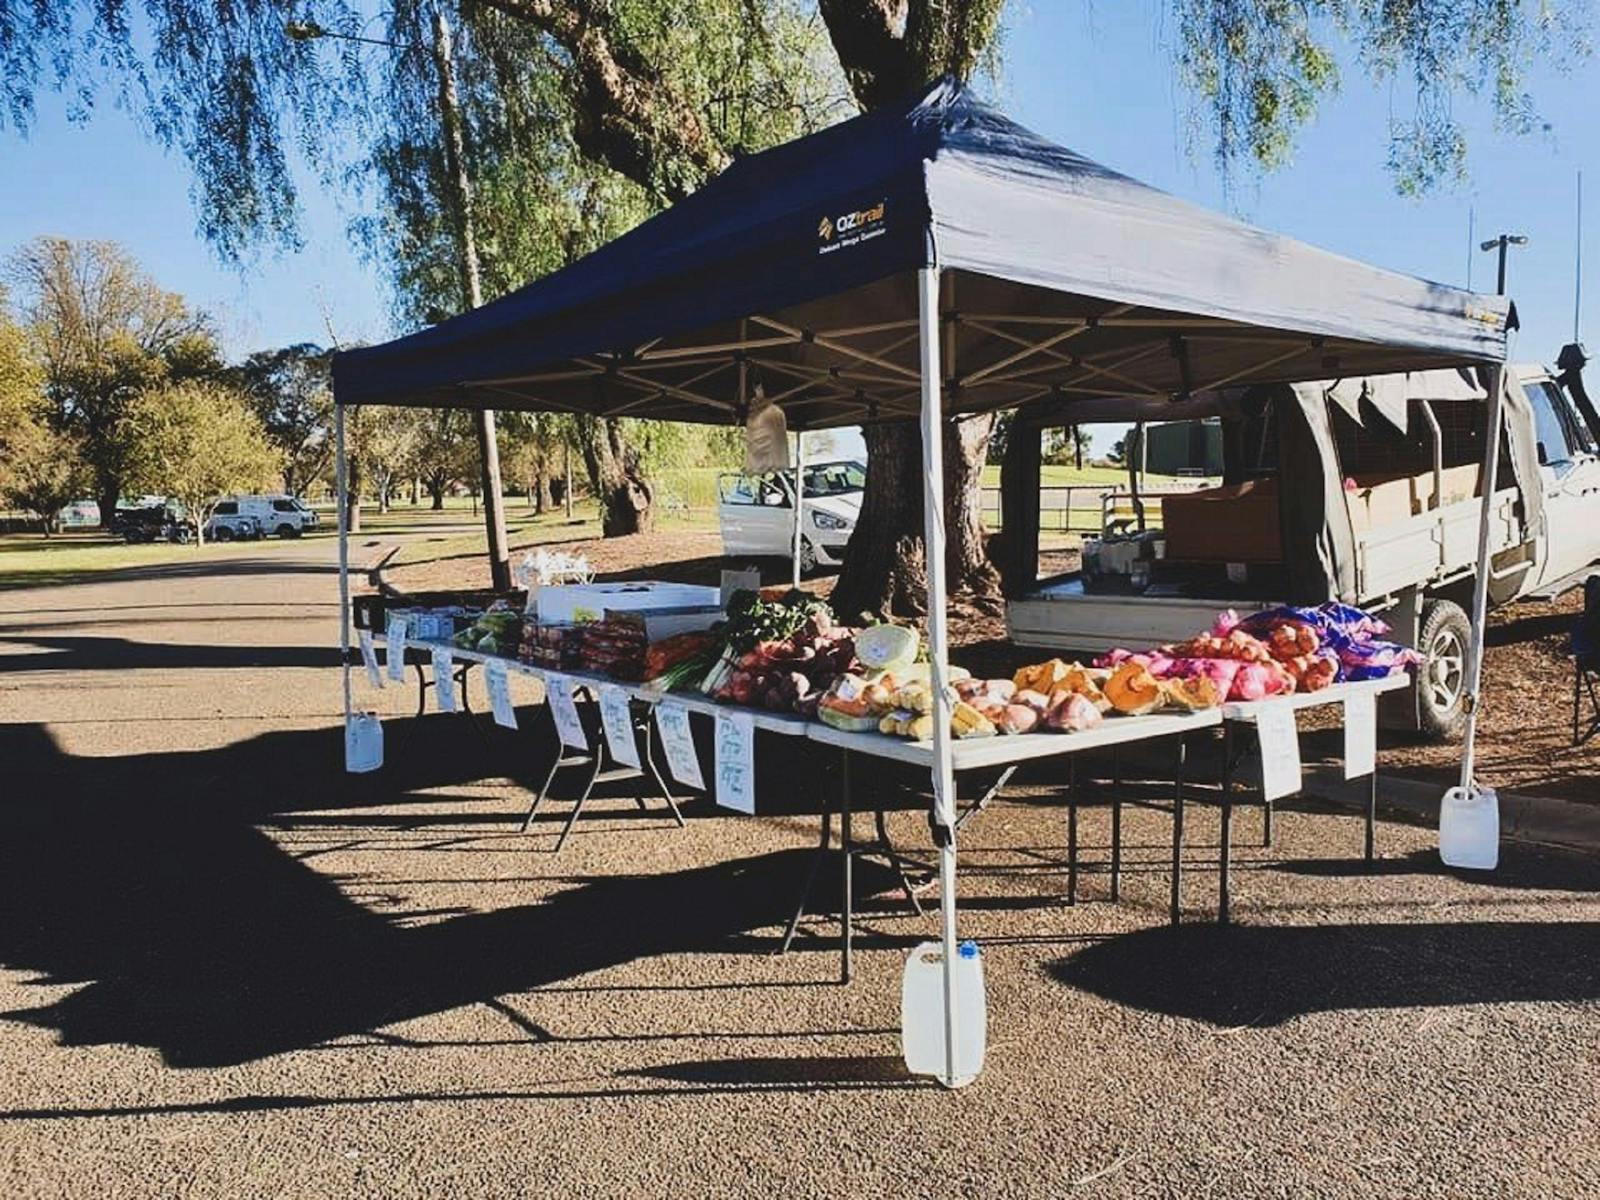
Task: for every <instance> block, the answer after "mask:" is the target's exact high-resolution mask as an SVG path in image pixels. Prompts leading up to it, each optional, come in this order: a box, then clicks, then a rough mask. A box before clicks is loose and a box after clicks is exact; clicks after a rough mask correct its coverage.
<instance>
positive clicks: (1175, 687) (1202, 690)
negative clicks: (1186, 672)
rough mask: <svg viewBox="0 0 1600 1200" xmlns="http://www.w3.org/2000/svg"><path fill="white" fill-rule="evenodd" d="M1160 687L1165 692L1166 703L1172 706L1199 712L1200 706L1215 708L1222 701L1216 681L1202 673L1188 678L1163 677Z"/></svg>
mask: <svg viewBox="0 0 1600 1200" xmlns="http://www.w3.org/2000/svg"><path fill="white" fill-rule="evenodd" d="M1161 687H1162V690H1163V691H1164V692H1166V698H1167V703H1169V704H1171V705H1172V706H1173V707H1174V708H1186V709H1188V710H1190V711H1191V712H1199V711H1200V710H1201V709H1202V708H1215V707H1216V706H1217V705H1219V704H1221V703H1222V693H1221V692H1220V691H1219V690H1218V689H1217V685H1216V681H1215V680H1211V679H1207V678H1206V677H1205V676H1204V675H1196V676H1194V677H1192V678H1190V679H1165V680H1162V682H1161Z"/></svg>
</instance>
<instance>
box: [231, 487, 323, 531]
mask: <svg viewBox="0 0 1600 1200" xmlns="http://www.w3.org/2000/svg"><path fill="white" fill-rule="evenodd" d="M224 506H227V507H226V509H224ZM216 511H218V512H225V514H226V515H229V516H233V515H238V516H246V517H252V518H254V520H255V522H256V524H257V525H259V526H260V527H261V530H262V532H263V534H264V535H266V534H270V535H272V536H274V537H285V538H288V537H299V536H300V535H301V534H302V533H304V532H305V531H306V530H308V529H315V528H316V527H317V524H318V517H317V514H316V513H315V512H313V511H312V510H311V508H309V507H308V506H307V505H306V503H305V501H303V500H301V499H300V498H299V497H298V496H290V495H287V494H285V493H281V492H280V493H277V494H275V495H270V496H259V495H258V496H227V497H224V498H223V499H222V500H221V501H220V502H219V503H218V505H217V509H216Z"/></svg>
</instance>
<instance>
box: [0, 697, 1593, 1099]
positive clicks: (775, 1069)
mask: <svg viewBox="0 0 1600 1200" xmlns="http://www.w3.org/2000/svg"><path fill="white" fill-rule="evenodd" d="M525 713H526V714H527V716H526V717H525V725H526V726H527V727H528V730H529V732H528V733H526V734H525V735H523V736H522V737H520V738H518V739H515V740H512V739H508V738H501V739H500V740H499V741H497V742H495V743H493V744H491V745H488V746H486V747H477V748H476V750H475V752H474V753H462V740H463V739H470V738H473V737H474V736H475V735H474V734H473V733H472V732H471V731H470V730H469V729H467V728H466V726H465V725H464V722H463V721H462V720H461V719H460V718H448V717H437V716H435V717H430V718H424V719H422V720H417V721H404V720H393V721H389V722H387V723H386V725H385V730H386V737H387V739H388V740H389V745H390V752H391V766H390V767H389V768H386V770H385V771H384V772H383V773H380V774H377V775H373V776H360V777H352V776H347V775H345V774H344V773H343V772H342V771H341V770H340V766H341V746H340V739H339V731H338V730H337V729H333V730H315V731H294V732H274V733H270V734H265V735H262V736H260V737H256V738H252V739H249V740H246V741H242V742H238V743H235V744H233V745H230V746H227V747H223V748H220V749H214V750H205V751H183V752H167V753H152V754H143V755H127V756H122V757H111V756H106V757H92V756H85V757H74V756H70V755H66V754H64V753H62V752H61V751H60V749H59V748H58V746H57V745H56V743H55V742H54V740H53V739H52V738H51V737H50V735H49V734H48V732H47V731H46V730H45V729H44V728H43V727H41V726H38V725H7V726H0V762H4V763H5V764H6V771H7V786H6V788H5V790H4V792H3V794H0V913H3V914H4V920H3V921H0V962H3V963H4V964H5V965H6V966H8V967H11V968H14V969H18V970H21V971H31V972H36V973H37V975H38V977H39V978H38V980H37V982H39V983H40V984H43V985H77V986H75V987H74V989H73V990H71V991H69V992H67V993H66V994H65V995H63V996H60V997H59V998H56V999H53V1000H51V1001H50V1002H47V1003H41V1004H38V1005H36V1006H32V1007H28V1008H25V1009H22V1010H19V1011H15V1012H11V1013H7V1014H3V1016H4V1018H5V1019H8V1020H12V1021H19V1022H25V1023H28V1024H31V1025H34V1026H38V1027H41V1028H44V1029H49V1030H52V1031H54V1032H55V1033H56V1035H57V1036H58V1038H59V1039H60V1041H61V1042H62V1043H63V1044H66V1045H96V1044H132V1045H136V1046H147V1047H151V1048H154V1049H155V1050H157V1051H158V1052H159V1053H160V1054H161V1055H162V1057H163V1059H164V1060H165V1062H166V1063H168V1064H169V1065H171V1066H175V1067H211V1066H222V1065H230V1064H236V1063H241V1062H246V1061H250V1060H254V1059H258V1058H261V1057H264V1056H268V1055H272V1054H277V1053H282V1052H286V1051H292V1050H301V1049H306V1048H310V1047H314V1046H318V1045H321V1044H324V1043H326V1042H328V1041H329V1040H331V1039H335V1038H340V1037H346V1036H350V1035H357V1034H370V1035H371V1036H374V1037H377V1038H379V1039H387V1038H388V1037H389V1036H391V1035H387V1034H372V1031H374V1030H380V1029H382V1028H383V1027H384V1026H387V1025H390V1024H393V1023H395V1022H399V1021H404V1020H406V1019H409V1018H414V1017H420V1016H425V1015H429V1014H433V1013H437V1012H442V1011H445V1010H448V1009H451V1008H455V1007H458V1006H461V1005H464V1004H469V1003H485V1004H497V1003H498V1001H497V1000H496V999H495V998H496V997H499V996H502V995H507V994H514V993H518V992H525V991H528V990H531V989H538V988H554V989H559V990H563V991H581V990H586V989H589V988H591V987H594V986H599V985H596V984H595V983H593V982H592V981H590V980H588V979H586V978H585V977H586V976H588V975H590V974H592V973H593V972H597V971H600V970H603V969H606V968H610V967H613V966H617V965H619V964H624V963H628V962H631V961H635V960H638V959H645V958H652V957H658V956H661V955H670V954H701V953H728V952H733V951H740V952H748V951H760V950H766V949H770V948H771V947H772V944H773V932H772V931H773V929H774V928H776V927H778V926H779V925H780V924H781V923H782V921H783V920H784V919H785V918H786V917H787V915H788V912H789V909H790V908H791V906H792V905H793V903H794V901H795V899H796V897H797V894H798V891H799V887H800V882H801V879H802V877H803V876H804V874H805V872H806V870H807V868H808V866H809V864H810V861H811V858H810V853H809V851H808V850H805V849H796V850H787V851H779V852H774V853H767V854H760V855H754V856H751V857H746V858H741V859H736V860H733V861H730V862H724V863H719V864H714V865H711V866H706V867H699V868H694V869H689V870H682V871H676V872H671V873H666V874H655V875H621V876H605V877H568V878H561V877H556V878H555V879H554V881H553V882H555V883H557V884H558V885H562V886H563V890H560V891H557V892H555V894H553V895H552V896H551V897H550V898H549V899H548V900H545V901H544V902H542V903H537V904H520V905H511V906H506V907H500V908H491V909H487V910H479V909H473V910H470V911H469V910H462V909H448V910H440V911H430V912H418V911H416V910H414V909H413V910H407V911H404V912H393V911H390V912H385V911H383V910H382V909H381V908H378V907H373V906H369V905H368V904H366V903H363V902H361V900H359V899H357V898H355V897H358V896H360V894H361V887H362V882H363V881H362V880H360V879H352V878H340V877H337V876H330V875H328V874H325V873H322V872H319V871H318V870H316V869H315V866H314V861H313V860H314V859H315V857H316V855H318V854H319V853H323V852H326V850H327V849H328V847H326V846H321V845H316V844H308V845H307V846H306V848H305V849H304V850H303V851H300V852H299V853H298V854H297V853H296V852H295V847H294V846H288V847H286V846H285V845H283V844H280V842H279V841H276V840H274V838H273V837H272V836H269V833H268V832H267V831H268V830H278V829H283V830H288V831H293V830H295V829H298V828H302V827H303V828H305V829H306V830H307V831H308V832H314V831H318V830H321V829H323V828H325V827H327V826H328V825H333V826H336V827H354V831H355V832H354V833H353V835H352V836H353V837H355V838H356V839H358V840H359V839H360V838H363V837H366V836H382V835H383V834H384V833H385V832H388V833H390V834H391V835H394V836H401V835H410V836H411V837H412V838H414V842H415V845H414V850H415V858H414V860H412V861H414V862H415V863H416V864H418V865H417V868H416V873H417V874H418V875H420V876H426V875H427V874H428V868H427V866H426V864H427V862H428V861H429V853H430V852H431V851H434V850H446V849H448V850H449V852H451V853H459V852H461V851H462V850H463V849H466V850H471V849H472V848H473V847H474V846H475V845H476V844H479V843H483V844H485V845H486V846H489V847H492V848H494V849H496V850H500V851H503V850H505V849H507V848H508V846H509V847H511V848H520V847H521V846H523V845H526V847H527V852H528V854H529V856H530V864H529V870H528V872H527V873H528V874H529V875H530V876H533V875H539V876H543V877H549V876H550V874H551V871H550V862H551V860H550V859H549V858H548V849H549V846H550V845H551V843H552V841H553V838H552V837H551V836H550V834H551V832H552V831H553V829H554V828H555V827H556V823H557V822H559V821H561V820H563V819H564V816H565V811H566V809H565V806H563V805H557V806H555V809H554V811H553V812H552V813H551V814H550V817H549V820H548V821H545V820H541V822H540V823H539V824H538V825H536V826H535V833H534V835H533V836H531V837H527V838H523V837H521V836H520V835H518V834H517V833H516V832H515V828H516V823H517V821H518V819H519V818H520V816H521V812H520V810H519V808H518V806H517V804H516V802H515V799H514V798H513V799H510V800H508V802H507V804H506V805H505V808H506V809H507V811H504V812H491V813H489V814H488V815H485V813H484V806H482V805H480V804H476V803H475V804H474V805H473V807H472V809H471V811H463V812H454V811H447V812H446V814H445V815H443V816H441V814H440V805H441V804H443V805H445V806H446V808H447V810H448V805H449V803H450V800H451V794H452V793H451V789H452V788H465V787H468V786H470V785H471V784H474V783H476V782H477V781H479V780H480V779H482V778H485V777H488V778H496V777H500V776H509V777H512V778H517V779H531V778H536V777H538V776H539V775H540V774H542V771H541V768H542V767H543V766H544V765H545V764H546V763H547V762H548V760H549V755H550V753H551V752H552V749H553V740H554V739H553V736H552V735H551V733H550V731H549V728H548V726H547V725H546V724H542V723H540V724H536V723H535V722H533V721H532V720H531V717H532V716H533V710H525ZM489 732H490V733H494V732H496V731H493V730H490V731H489ZM785 741H793V739H781V738H775V739H774V743H773V745H772V746H771V753H767V752H765V751H764V752H763V753H762V754H761V755H759V756H758V770H760V771H764V772H770V775H764V776H762V777H760V778H759V779H758V793H759V794H761V795H762V796H763V797H767V796H773V797H776V798H777V799H778V802H779V803H778V804H777V805H776V807H778V808H782V809H784V810H785V811H791V812H805V811H815V803H816V801H817V799H818V797H819V796H820V795H823V794H826V793H828V792H829V791H830V790H831V784H830V782H829V780H828V776H827V772H826V770H825V769H823V768H825V766H826V764H819V763H818V762H816V761H815V758H816V756H815V753H814V747H810V746H809V744H808V745H807V746H805V747H801V748H800V749H799V750H796V749H795V748H793V747H785V746H784V745H783V744H782V743H784V742H785ZM402 748H403V752H402ZM807 750H810V751H812V753H811V754H810V757H809V760H808V759H807V757H806V756H805V754H804V751H807ZM425 789H431V790H430V791H425ZM861 791H862V794H863V795H866V794H868V793H869V789H868V788H867V787H865V786H863V787H862V789H861ZM878 791H879V789H876V788H874V789H872V792H873V794H877V793H878ZM630 794H631V792H630V791H629V790H627V786H625V787H624V790H623V791H622V792H620V793H614V795H620V796H622V797H626V796H628V795H630ZM883 794H887V790H884V793H883ZM623 807H624V809H625V810H626V806H625V805H624V806H623ZM363 810H368V811H363ZM626 811H627V814H628V816H630V817H632V818H634V819H638V816H639V814H638V813H637V812H636V811H633V810H626ZM689 811H690V814H691V816H692V815H693V814H694V813H695V812H696V811H708V806H706V805H705V804H704V803H703V802H702V804H701V805H700V806H699V808H698V809H696V808H695V807H691V808H690V809H689ZM654 815H655V816H657V817H660V811H659V809H657V810H656V812H655V814H654ZM597 816H598V817H599V819H598V820H596V821H594V822H585V823H584V824H580V825H579V827H578V829H579V833H580V834H582V835H584V836H611V834H609V833H607V832H605V831H606V830H607V827H608V826H610V827H612V828H615V822H614V815H613V814H611V813H610V812H608V810H604V809H603V810H601V812H600V813H599V814H597ZM608 817H611V818H612V819H608ZM500 821H503V822H504V824H503V826H502V827H500V828H495V823H497V822H500ZM662 821H663V824H662V830H663V835H664V836H684V837H693V836H696V834H695V833H694V831H693V830H692V829H691V830H690V831H688V832H685V833H681V834H673V833H672V831H671V827H670V826H669V825H667V824H666V823H665V819H664V818H662ZM436 825H444V826H446V828H443V829H440V830H438V832H437V833H436V834H435V833H433V832H432V830H433V827H434V826H436ZM862 832H863V833H864V831H862ZM534 856H539V857H538V858H537V859H536V858H535V857H534ZM557 861H559V860H557ZM1531 869H1532V868H1530V870H1531ZM887 876H888V872H886V871H884V870H883V869H882V868H879V869H878V870H877V871H876V872H874V871H873V870H872V869H870V868H868V867H867V866H866V864H862V865H861V866H859V867H858V870H857V881H858V883H859V884H860V885H861V890H862V892H863V893H864V894H865V893H869V892H871V891H872V890H874V889H882V888H884V887H885V886H886V884H887V883H889V882H890V881H889V879H888V878H887ZM1531 879H1532V876H1530V880H1531ZM383 882H384V881H383V880H382V879H381V878H380V879H378V880H375V881H374V883H375V884H376V885H377V886H380V887H381V885H382V883H383ZM1490 882H1492V883H1497V882H1498V880H1491V881H1490ZM341 885H344V886H341ZM822 886H823V887H825V888H828V889H834V888H836V887H837V884H836V883H834V882H831V881H824V883H823V885H822ZM1528 886H1538V885H1536V884H1534V883H1532V882H1530V883H1529V884H1528ZM1542 886H1556V887H1560V886H1566V885H1565V884H1563V883H1561V882H1559V881H1557V882H1551V881H1550V880H1549V879H1548V878H1546V881H1545V883H1544V884H1543V885H1542ZM352 893H353V894H354V895H352ZM827 894H828V895H836V894H837V893H836V892H834V891H831V890H830V891H829V892H828V893H827ZM985 900H986V898H985V897H983V896H981V895H978V896H974V897H973V898H972V903H973V904H974V905H976V906H977V907H982V906H983V904H984V903H985ZM819 928H820V929H821V932H822V934H823V936H824V937H826V938H831V937H832V929H831V928H830V927H829V926H828V925H826V924H823V925H822V926H820V927H819ZM862 944H864V945H867V946H872V945H898V944H900V943H899V942H898V941H897V940H895V939H893V938H888V937H885V936H882V935H876V936H868V937H864V938H862ZM530 948H533V950H531V951H530ZM1529 963H1538V964H1540V966H1539V968H1538V970H1537V971H1531V970H1530V969H1529V966H1528V964H1529ZM1551 964H1564V965H1561V966H1552V965H1551ZM1597 964H1600V926H1596V925H1594V924H1576V923H1567V924H1563V923H1561V922H1551V923H1548V924H1460V925H1452V924H1439V925H1406V926H1376V927H1353V926H1352V927H1344V926H1334V927H1310V928H1261V929H1256V928H1234V929H1216V928H1214V927H1211V926H1185V927H1182V928H1181V929H1179V930H1177V931H1175V932H1168V931H1166V930H1164V929H1162V930H1157V931H1154V932H1150V933H1139V934H1133V935H1130V936H1127V937H1122V938H1118V939H1115V940H1113V941H1110V942H1107V943H1104V944H1101V945H1096V946H1093V947H1091V948H1089V949H1086V950H1084V951H1082V952H1081V953H1079V954H1077V955H1076V956H1074V957H1072V958H1070V959H1068V960H1066V961H1064V962H1061V963H1058V964H1057V965H1056V966H1055V968H1054V969H1053V970H1054V973H1055V975H1056V976H1057V977H1058V978H1059V979H1061V980H1062V981H1064V982H1066V983H1069V984H1071V985H1072V986H1074V987H1078V988H1082V989H1085V990H1088V991H1092V992H1095V993H1097V994H1100V995H1104V996H1106V997H1109V998H1111V999H1114V1000H1117V1001H1118V1002H1121V1003H1126V1004H1130V1005H1134V1006H1137V1007H1142V1008H1148V1009H1152V1010H1155V1011H1162V1012H1171V1013H1175V1014H1180V1015H1186V1016H1191V1017H1194V1018H1196V1019H1202V1020H1208V1021H1213V1022H1216V1023H1218V1024H1237V1023H1241V1022H1262V1021H1265V1022H1275V1021H1281V1020H1287V1019H1289V1018H1291V1017H1293V1016H1295V1015H1298V1014H1300V1013H1304V1012H1311V1011H1318V1010H1323V1009H1330V1008H1358V1007H1386V1006H1392V1005H1403V1004H1469V1003H1483V1002H1490V1001H1500V1000H1518V999H1563V1000H1565V999H1570V1000H1578V999H1592V998H1596V997H1600V978H1597V971H1600V967H1597ZM830 966H831V964H830ZM812 982H815V981H814V980H808V981H805V982H802V983H798V984H796V985H795V986H810V985H811V983H812ZM660 986H664V987H668V988H672V989H677V988H684V989H691V988H703V987H706V986H744V985H742V984H728V983H714V984H709V985H708V984H706V983H705V981H704V980H703V979H702V978H697V977H696V974H695V972H694V970H693V968H692V967H691V968H690V969H689V970H688V971H687V972H686V973H685V977H684V979H683V980H682V981H681V983H680V982H673V983H671V984H666V985H660ZM521 1024H522V1029H523V1032H524V1033H525V1034H526V1035H527V1037H528V1039H529V1040H531V1041H539V1040H541V1039H548V1040H555V1039H551V1038H550V1035H549V1034H548V1033H547V1032H546V1031H544V1030H542V1029H540V1028H539V1027H538V1026H537V1025H536V1024H534V1023H533V1022H531V1021H528V1020H526V1019H524V1020H523V1021H522V1022H521ZM775 1036H781V1031H780V1032H779V1033H778V1034H776V1035H775ZM891 1067H892V1064H890V1065H885V1064H884V1063H883V1062H880V1061H877V1060H873V1061H865V1060H857V1059H848V1060H839V1061H834V1060H814V1059H796V1060H794V1061H790V1060H787V1059H783V1060H760V1059H756V1060H730V1061H728V1062H720V1063H719V1062H699V1063H680V1064H677V1065H675V1066H671V1067H662V1068H656V1069H653V1070H654V1073H653V1074H652V1075H651V1078H650V1079H649V1080H647V1081H645V1084H642V1085H641V1086H646V1085H648V1086H650V1087H659V1086H662V1085H667V1086H672V1085H677V1086H681V1087H685V1088H710V1089H726V1088H728V1087H737V1086H748V1087H752V1088H755V1087H777V1088H786V1087H793V1088H796V1089H802V1088H807V1087H810V1086H831V1085H834V1084H840V1085H842V1086H874V1085H878V1084H882V1085H886V1086H892V1085H893V1084H894V1082H895V1078H896V1076H895V1075H894V1072H893V1070H892V1069H891ZM824 1077H826V1078H824ZM840 1081H843V1083H842V1084H841V1083H840ZM607 1094H611V1093H607ZM284 1102H285V1103H286V1104H292V1103H307V1104H317V1103H324V1102H325V1101H323V1100H322V1099H320V1098H316V1097H304V1098H298V1099H296V1098H287V1099H285V1101H284ZM326 1102H331V1101H326Z"/></svg>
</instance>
